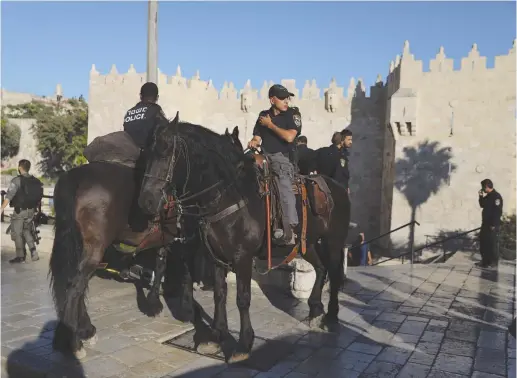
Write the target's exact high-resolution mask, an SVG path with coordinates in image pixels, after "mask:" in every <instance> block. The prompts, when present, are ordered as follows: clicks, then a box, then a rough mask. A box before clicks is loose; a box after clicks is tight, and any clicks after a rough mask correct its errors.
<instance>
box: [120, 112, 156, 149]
mask: <svg viewBox="0 0 517 378" xmlns="http://www.w3.org/2000/svg"><path fill="white" fill-rule="evenodd" d="M160 111H161V107H160V106H159V105H158V104H153V103H149V102H139V103H138V104H136V105H135V106H134V107H132V108H131V109H129V110H128V111H127V113H126V115H125V117H124V131H125V132H126V133H128V134H129V135H130V136H131V138H133V141H134V142H135V143H136V145H137V146H138V147H140V148H145V147H146V146H147V142H148V138H149V134H150V133H151V132H152V131H153V129H154V127H155V126H156V122H157V121H156V116H157V115H158V113H159V112H160Z"/></svg>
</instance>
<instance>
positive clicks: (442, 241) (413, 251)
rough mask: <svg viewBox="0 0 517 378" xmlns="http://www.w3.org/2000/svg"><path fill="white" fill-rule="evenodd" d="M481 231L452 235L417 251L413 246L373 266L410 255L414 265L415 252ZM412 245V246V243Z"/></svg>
mask: <svg viewBox="0 0 517 378" xmlns="http://www.w3.org/2000/svg"><path fill="white" fill-rule="evenodd" d="M480 229H481V227H477V228H474V229H472V230H469V231H465V232H461V233H459V234H456V235H452V236H449V237H446V238H443V239H440V240H438V241H436V242H433V243H430V244H426V245H424V246H423V247H420V248H417V249H415V250H413V246H411V247H410V251H408V252H405V253H402V254H400V255H398V256H395V257H390V258H387V259H385V260H382V261H377V262H376V263H375V264H372V266H373V265H379V264H382V263H385V262H386V261H391V260H394V259H399V258H401V257H405V256H407V255H409V254H411V264H413V263H414V255H415V252H420V251H423V250H424V249H426V248H430V247H433V246H435V245H439V244H442V243H444V242H446V241H449V240H452V239H458V238H460V237H462V236H465V235H467V234H470V233H472V232H475V231H478V230H480ZM411 244H412V243H411ZM445 254H446V252H445V250H444V251H443V259H445Z"/></svg>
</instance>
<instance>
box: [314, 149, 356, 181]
mask: <svg viewBox="0 0 517 378" xmlns="http://www.w3.org/2000/svg"><path fill="white" fill-rule="evenodd" d="M316 152H317V167H318V173H321V174H323V175H325V176H328V177H330V178H333V179H334V180H336V181H337V182H338V183H340V184H341V185H342V186H343V187H344V188H345V189H348V181H349V179H350V172H349V170H348V150H347V149H346V148H341V149H340V148H338V147H337V146H335V145H331V146H328V147H323V148H320V149H319V150H317V151H316Z"/></svg>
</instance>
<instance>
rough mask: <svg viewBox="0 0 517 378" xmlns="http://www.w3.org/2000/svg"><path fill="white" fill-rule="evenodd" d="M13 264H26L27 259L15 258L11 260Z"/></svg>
mask: <svg viewBox="0 0 517 378" xmlns="http://www.w3.org/2000/svg"><path fill="white" fill-rule="evenodd" d="M9 262H10V263H11V264H19V263H24V262H25V257H15V258H14V259H11V260H9Z"/></svg>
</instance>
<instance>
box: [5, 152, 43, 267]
mask: <svg viewBox="0 0 517 378" xmlns="http://www.w3.org/2000/svg"><path fill="white" fill-rule="evenodd" d="M30 169H31V163H30V161H28V160H25V159H22V160H20V161H19V162H18V173H19V176H16V177H15V178H13V179H12V180H11V184H10V185H9V188H8V189H7V194H6V195H5V200H4V202H3V203H2V212H3V211H4V209H5V208H6V206H7V205H8V204H9V203H10V204H11V207H14V212H13V214H12V215H11V239H12V240H13V241H14V244H15V246H16V257H15V258H14V259H12V260H9V262H10V263H11V264H16V263H21V262H25V243H27V245H28V246H29V250H30V252H31V258H32V261H38V260H39V256H38V252H37V251H36V245H35V243H34V237H33V235H32V232H31V226H32V225H31V222H33V218H34V214H35V213H36V208H37V207H38V204H39V202H40V201H41V198H42V197H43V186H42V184H41V181H39V180H38V179H37V178H36V177H34V176H32V175H30V174H29V170H30Z"/></svg>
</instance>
